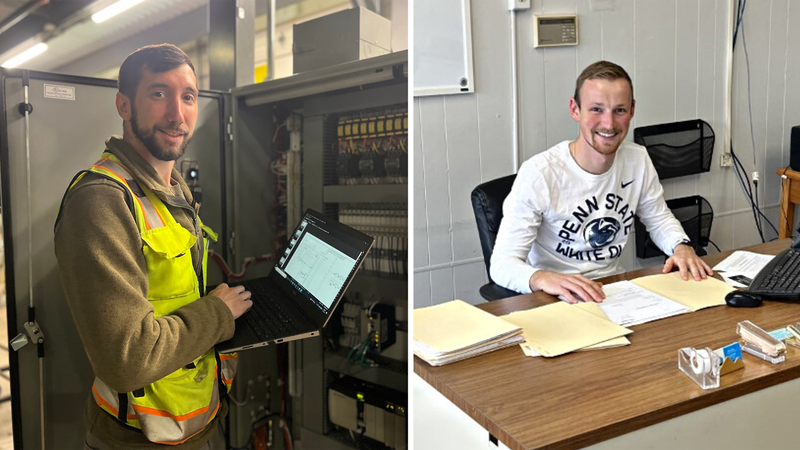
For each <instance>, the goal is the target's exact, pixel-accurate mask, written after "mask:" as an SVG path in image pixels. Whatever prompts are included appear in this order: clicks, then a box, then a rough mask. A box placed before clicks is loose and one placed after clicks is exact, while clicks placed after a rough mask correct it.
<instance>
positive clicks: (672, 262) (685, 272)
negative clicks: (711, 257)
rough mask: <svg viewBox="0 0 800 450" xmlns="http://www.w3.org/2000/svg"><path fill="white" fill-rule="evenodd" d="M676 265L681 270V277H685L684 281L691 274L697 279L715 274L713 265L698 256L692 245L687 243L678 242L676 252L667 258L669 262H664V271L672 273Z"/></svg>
mask: <svg viewBox="0 0 800 450" xmlns="http://www.w3.org/2000/svg"><path fill="white" fill-rule="evenodd" d="M675 267H677V268H678V270H680V271H681V278H683V281H686V280H688V279H689V275H691V276H692V278H694V279H695V281H700V280H704V279H706V278H707V277H709V276H711V275H714V271H713V270H711V267H709V265H708V264H706V263H705V261H703V260H702V259H700V257H698V256H697V254H696V253H695V252H694V249H693V248H692V247H691V246H689V245H686V244H678V245H677V246H676V247H675V252H674V253H673V254H672V256H670V257H669V259H667V262H665V263H664V270H663V272H664V273H670V272H672V269H674V268H675Z"/></svg>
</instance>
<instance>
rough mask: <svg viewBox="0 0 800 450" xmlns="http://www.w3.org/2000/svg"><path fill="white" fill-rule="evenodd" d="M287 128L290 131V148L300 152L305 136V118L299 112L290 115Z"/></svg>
mask: <svg viewBox="0 0 800 450" xmlns="http://www.w3.org/2000/svg"><path fill="white" fill-rule="evenodd" d="M286 129H287V130H288V131H289V150H291V151H293V152H299V151H300V144H301V142H302V138H303V118H302V117H301V116H300V115H298V114H291V115H289V118H288V119H286Z"/></svg>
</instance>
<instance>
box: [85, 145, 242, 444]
mask: <svg viewBox="0 0 800 450" xmlns="http://www.w3.org/2000/svg"><path fill="white" fill-rule="evenodd" d="M89 171H90V172H92V173H96V174H98V175H101V176H103V177H105V178H108V179H111V180H114V181H116V182H117V183H118V184H119V185H120V186H122V187H123V188H125V189H126V190H127V191H128V192H129V193H130V194H131V195H132V197H133V198H134V199H135V201H134V204H135V205H134V208H133V209H134V215H135V216H136V217H135V220H136V223H137V227H138V228H139V233H140V235H141V237H142V243H143V248H142V251H143V253H144V257H145V260H146V263H147V276H148V293H147V299H148V300H149V301H150V302H151V303H152V304H153V308H154V313H155V314H154V316H155V317H161V316H164V315H168V314H171V313H172V312H173V311H174V310H176V309H178V308H180V307H182V306H185V305H188V304H189V303H192V302H193V301H195V300H197V299H198V298H200V292H201V291H200V286H199V283H198V276H197V273H196V272H195V268H194V264H193V262H192V256H191V250H192V247H193V246H194V245H195V243H196V241H197V238H196V236H195V235H194V234H192V233H191V232H189V231H188V230H186V229H185V228H183V226H181V225H180V224H178V223H177V222H176V221H175V219H174V217H172V214H171V213H170V212H169V210H168V209H167V206H166V205H165V204H164V203H163V202H162V201H161V199H159V198H158V197H157V196H156V195H155V194H154V193H153V192H152V191H150V190H149V189H147V188H146V187H144V186H141V185H140V184H138V183H137V182H136V181H135V179H134V178H133V176H132V175H131V174H130V172H129V171H128V170H127V169H126V168H125V167H124V166H123V165H122V163H121V162H120V161H119V159H117V158H116V157H115V156H114V155H112V154H111V153H108V152H106V153H104V154H103V156H102V159H101V160H100V161H98V162H97V163H96V164H94V165H93V166H92V167H91V168H90V169H89ZM81 178H82V176H81V177H77V178H76V180H75V182H73V183H72V185H71V186H70V189H71V188H72V187H74V186H75V185H76V184H77V182H78V181H79V180H80V179H81ZM137 191H139V192H138V195H137ZM198 221H199V217H198ZM200 224H201V226H202V228H203V229H204V230H207V231H206V233H205V234H206V235H208V236H214V237H215V235H214V233H213V231H211V230H210V229H208V228H207V227H205V225H202V221H200ZM203 239H204V242H203V246H202V248H203V265H204V266H205V264H206V261H207V258H208V240H207V239H206V238H205V237H203ZM205 272H206V271H205V269H204V270H203V275H204V277H203V278H205ZM203 282H204V283H205V279H204V280H203ZM219 356H220V363H219V365H218V364H217V358H216V355H215V350H214V349H213V348H211V349H210V350H208V351H207V352H206V353H205V354H203V355H201V356H200V357H198V358H197V359H195V360H194V361H192V362H191V364H187V365H186V366H185V367H182V368H180V369H178V370H176V371H175V372H173V373H171V374H169V375H167V376H165V377H164V378H162V379H160V380H157V381H156V382H154V383H152V384H150V385H148V386H145V387H144V388H143V391H144V395H143V396H142V395H140V396H138V397H137V396H135V395H134V393H132V392H129V393H127V399H128V402H127V403H128V405H127V411H125V414H124V416H123V417H124V419H126V422H125V423H126V424H127V425H128V426H131V427H134V428H139V429H141V430H142V432H143V433H144V434H145V436H146V437H147V439H149V440H150V441H152V442H156V443H159V444H171V445H176V444H181V443H183V442H186V441H187V440H188V439H190V438H191V437H192V436H194V435H196V434H197V433H200V432H201V431H203V430H204V429H205V427H206V425H207V424H208V423H209V422H210V421H211V420H212V419H214V417H215V416H216V414H217V411H218V410H219V405H220V395H221V392H220V389H221V387H220V384H219V381H220V379H221V380H222V381H223V382H224V383H225V386H226V388H227V390H228V391H230V384H231V382H232V381H233V377H234V375H235V374H236V366H237V355H236V354H235V353H233V354H220V355H219ZM218 374H219V379H218ZM225 393H227V392H225ZM92 395H93V397H94V399H95V401H96V402H97V404H98V406H100V407H101V408H102V409H104V410H105V411H107V412H108V413H109V414H111V415H112V416H114V417H116V418H119V393H118V392H117V391H115V390H114V389H112V388H111V387H109V386H108V385H107V384H106V383H104V382H103V381H102V380H101V379H100V378H97V377H96V378H95V381H94V385H93V386H92Z"/></svg>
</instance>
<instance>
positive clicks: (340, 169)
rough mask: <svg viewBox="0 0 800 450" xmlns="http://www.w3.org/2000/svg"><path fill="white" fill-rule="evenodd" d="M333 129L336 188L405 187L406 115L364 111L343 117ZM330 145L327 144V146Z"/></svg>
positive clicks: (400, 111)
mask: <svg viewBox="0 0 800 450" xmlns="http://www.w3.org/2000/svg"><path fill="white" fill-rule="evenodd" d="M335 125H336V138H337V139H338V141H337V142H334V143H333V144H332V145H331V149H332V151H334V152H336V153H337V155H336V177H337V178H338V184H340V185H341V184H404V183H408V111H407V110H406V109H401V108H395V109H384V110H380V111H374V110H365V111H358V112H354V113H350V114H347V115H342V116H340V117H339V118H338V121H337V122H336V123H335ZM329 145H330V144H329Z"/></svg>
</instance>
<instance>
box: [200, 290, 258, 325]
mask: <svg viewBox="0 0 800 450" xmlns="http://www.w3.org/2000/svg"><path fill="white" fill-rule="evenodd" d="M209 295H213V296H216V297H218V298H219V299H220V300H222V301H223V302H225V305H226V306H227V307H228V309H230V310H231V314H233V318H234V319H238V318H239V317H240V316H241V315H242V314H244V313H246V312H247V310H249V309H250V307H251V306H253V301H252V300H250V295H251V294H250V291H247V290H245V288H244V286H233V287H231V286H228V285H227V284H225V283H222V284H220V285H219V286H217V287H216V288H215V289H214V290H213V291H211V292H209Z"/></svg>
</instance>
